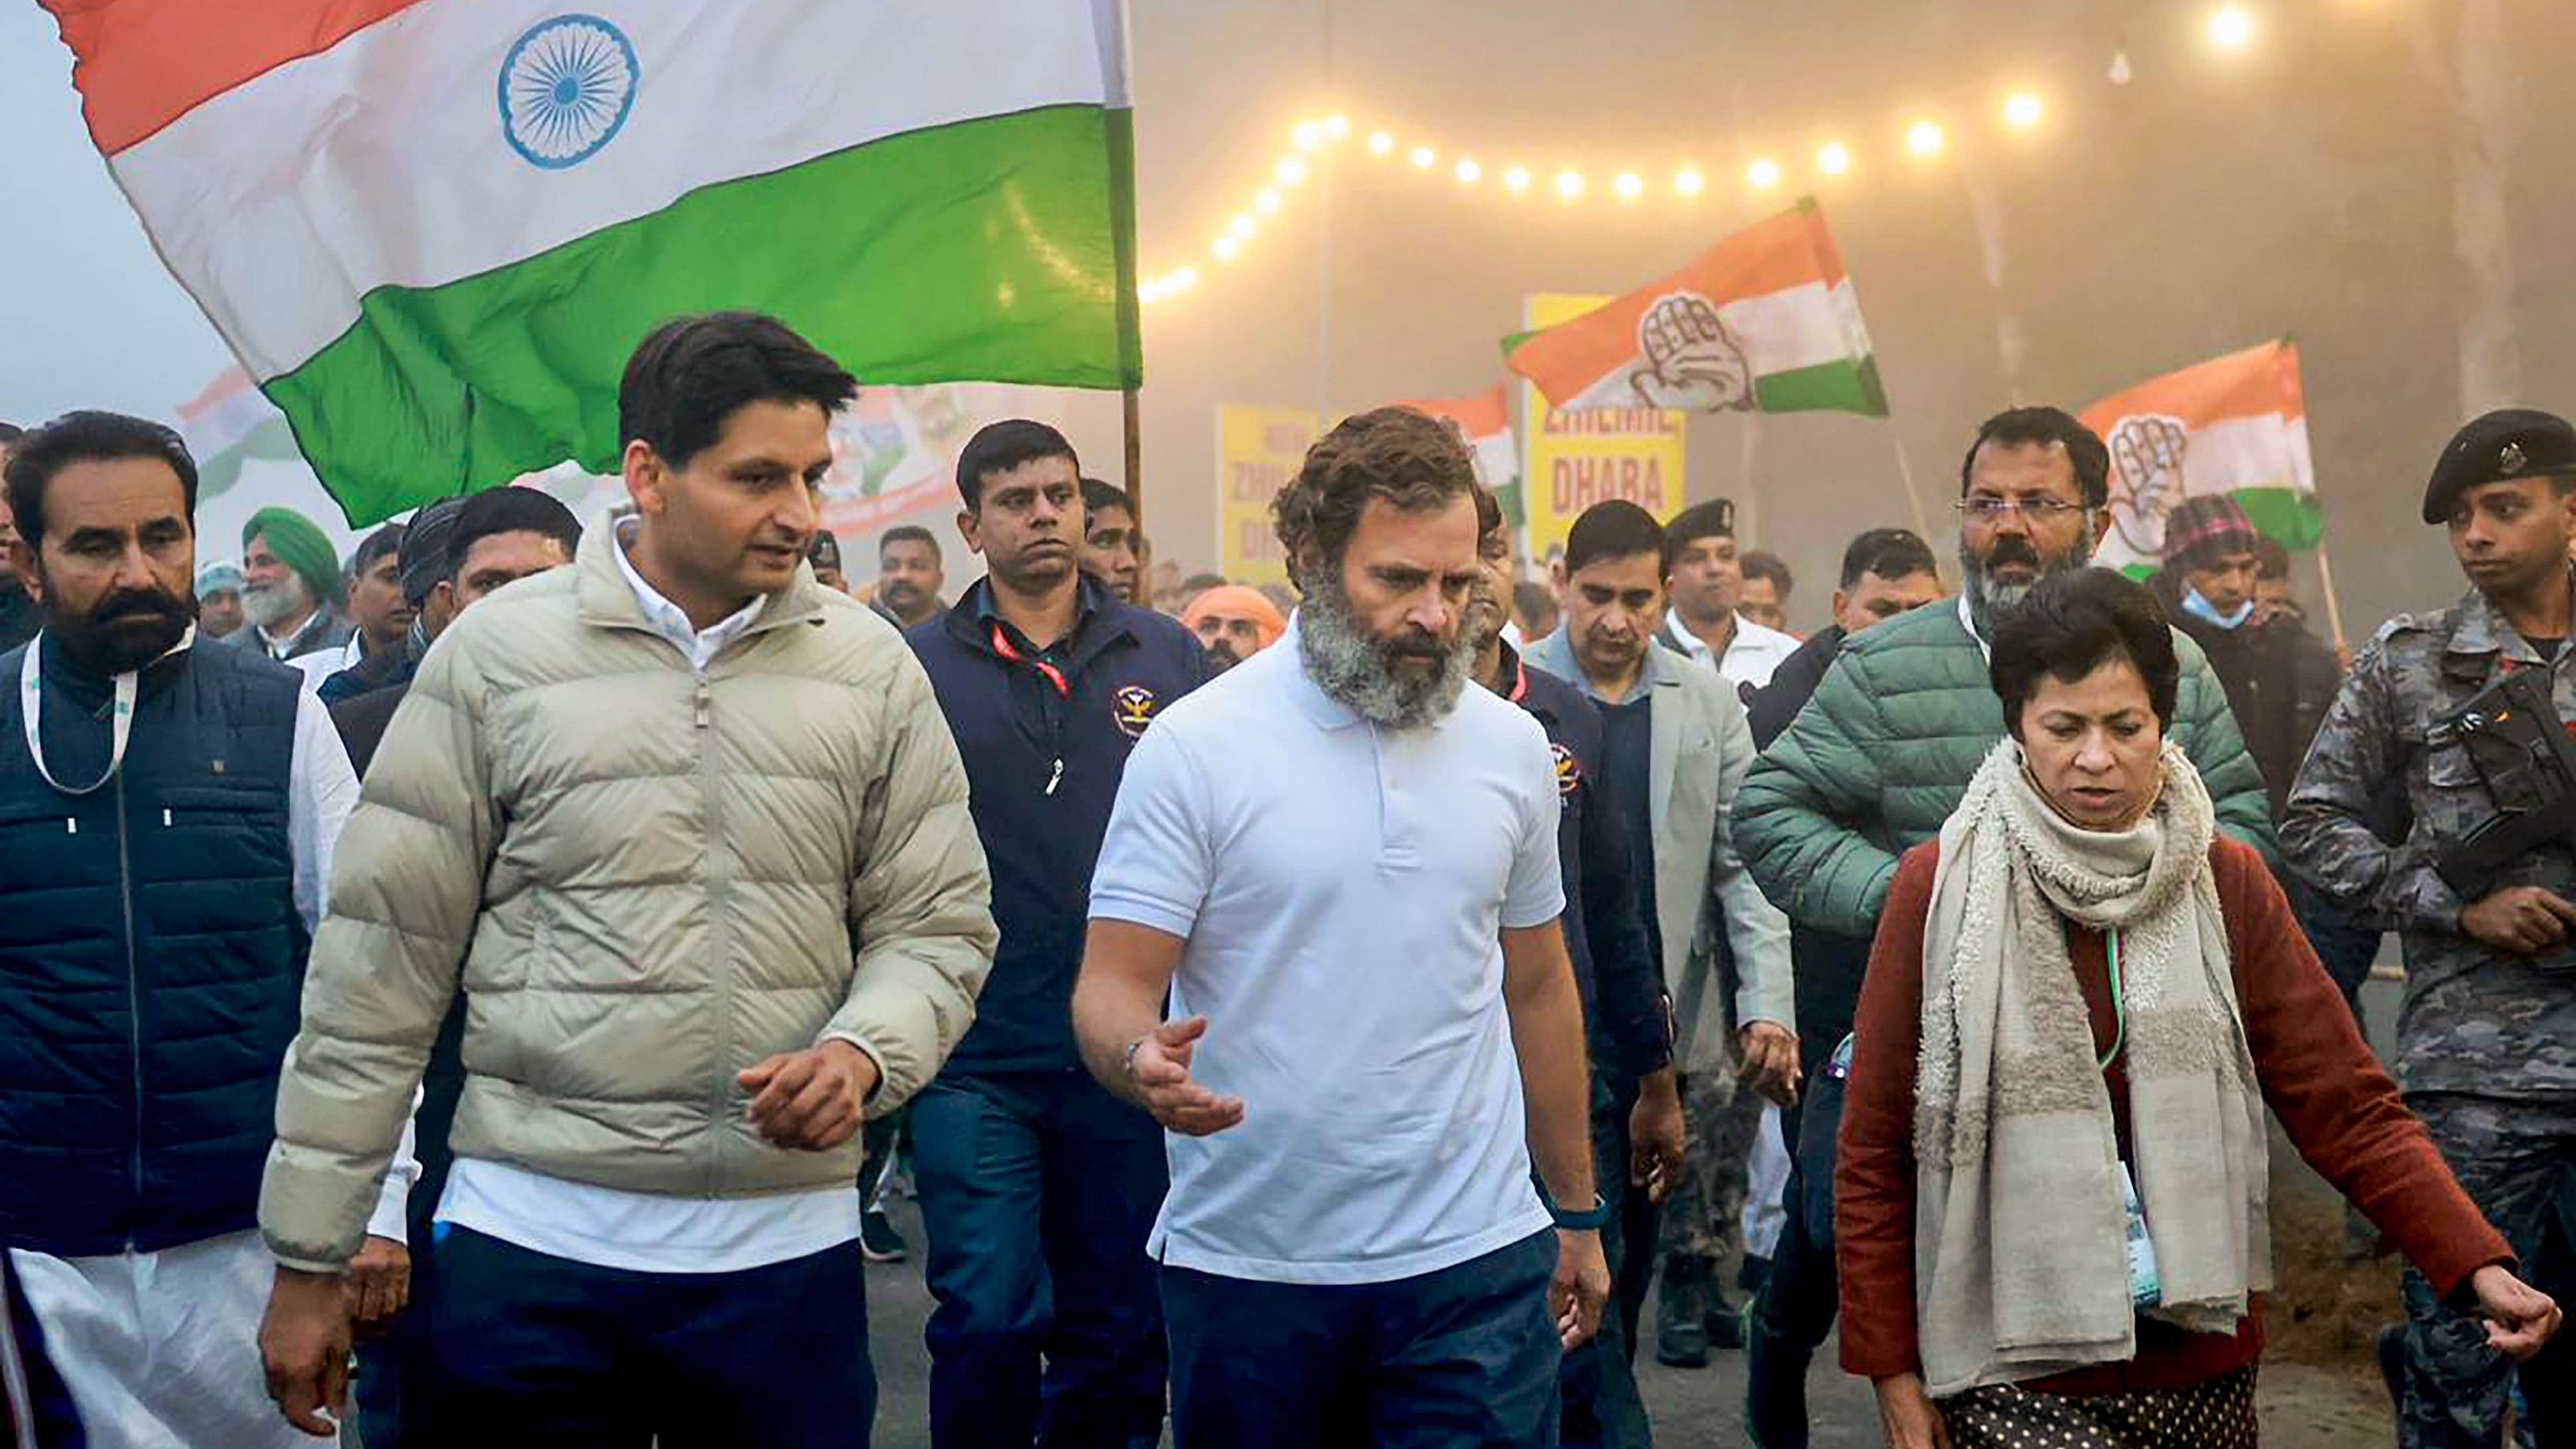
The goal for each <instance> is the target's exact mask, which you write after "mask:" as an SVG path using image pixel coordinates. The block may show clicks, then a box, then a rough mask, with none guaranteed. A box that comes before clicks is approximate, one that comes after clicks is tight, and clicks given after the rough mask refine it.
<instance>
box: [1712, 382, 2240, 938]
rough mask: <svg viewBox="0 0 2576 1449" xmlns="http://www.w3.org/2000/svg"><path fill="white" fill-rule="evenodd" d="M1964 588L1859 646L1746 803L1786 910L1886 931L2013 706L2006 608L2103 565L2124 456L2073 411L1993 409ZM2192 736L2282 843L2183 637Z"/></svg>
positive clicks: (1855, 929)
mask: <svg viewBox="0 0 2576 1449" xmlns="http://www.w3.org/2000/svg"><path fill="white" fill-rule="evenodd" d="M1959 494H1960V498H1959V505H1958V507H1959V515H1960V530H1959V562H1960V565H1961V568H1962V569H1963V570H1964V572H1965V575H1966V587H1965V589H1963V590H1962V591H1961V592H1960V594H1959V595H1958V597H1956V598H1954V599H1950V600H1947V601H1944V602H1943V603H1939V604H1934V605H1931V606H1928V607H1925V608H1921V609H1917V610H1915V611H1913V612H1912V613H1910V614H1907V615H1905V616H1904V617H1903V618H1900V619H1892V620H1890V621H1888V622H1887V623H1885V624H1882V625H1880V626H1879V627H1878V628H1875V629H1872V630H1870V631H1869V632H1868V633H1866V634H1863V635H1861V636H1859V637H1857V638H1855V639H1852V640H1851V641H1849V642H1848V643H1847V644H1845V646H1844V648H1843V651H1842V653H1841V654H1840V655H1839V656H1837V657H1836V658H1835V660H1834V662H1833V666H1832V667H1831V668H1830V669H1829V670H1827V671H1826V673H1825V678H1824V682H1823V683H1821V684H1819V685H1817V686H1816V693H1815V697H1814V699H1813V700H1812V701H1810V703H1809V705H1808V707H1807V708H1806V709H1805V710H1803V711H1801V712H1800V713H1799V715H1798V718H1797V720H1796V722H1795V723H1793V724H1791V725H1790V726H1789V729H1788V732H1787V733H1785V734H1783V735H1781V736H1780V737H1779V738H1778V739H1777V740H1775V741H1774V742H1773V743H1772V745H1771V747H1770V748H1769V749H1768V750H1766V751H1765V752H1764V753H1763V755H1762V758H1761V759H1760V760H1758V761H1756V762H1755V764H1754V766H1753V772H1752V774H1751V775H1750V776H1749V777H1747V778H1746V780H1745V782H1744V790H1743V793H1741V794H1740V795H1738V796H1737V797H1736V802H1735V832H1736V839H1737V843H1738V845H1739V846H1740V847H1741V848H1742V850H1743V853H1744V861H1745V865H1746V866H1747V867H1748V868H1749V869H1750V870H1751V871H1752V872H1753V878H1754V880H1755V881H1757V882H1758V883H1760V885H1761V887H1762V890H1763V892H1764V894H1766V895H1768V896H1769V897H1770V898H1771V902H1772V904H1774V905H1776V906H1778V907H1780V908H1781V909H1782V910H1784V911H1786V912H1788V914H1789V917H1790V919H1791V920H1793V921H1796V922H1799V923H1801V924H1804V925H1807V926H1810V927H1812V928H1815V929H1818V930H1825V931H1833V932H1838V933H1840V934H1842V935H1846V936H1862V937H1867V936H1871V935H1874V934H1875V933H1876V931H1877V928H1878V912H1879V907H1880V905H1881V904H1882V903H1884V902H1885V901H1886V899H1887V884H1888V881H1889V880H1890V879H1891V878H1893V877H1894V876H1895V874H1896V858H1897V857H1898V856H1899V855H1901V854H1903V853H1904V852H1905V851H1906V850H1908V849H1910V848H1911V847H1913V846H1915V845H1918V844H1920V843H1922V842H1923V841H1926V840H1929V839H1931V838H1932V837H1933V836H1934V835H1935V834H1937V833H1938V832H1939V831H1940V829H1941V822H1942V821H1944V820H1946V819H1947V818H1949V815H1950V812H1951V811H1952V810H1953V809H1955V808H1956V807H1957V806H1958V803H1959V797H1960V796H1961V795H1962V794H1964V793H1965V792H1966V790H1967V786H1968V780H1969V777H1970V776H1972V775H1974V774H1975V773H1976V770H1977V766H1978V765H1979V764H1980V763H1982V762H1983V761H1984V759H1985V757H1986V754H1987V752H1988V751H1990V750H1992V749H1993V748H1994V744H1995V741H1997V740H1999V739H2001V738H2003V734H2004V720H2003V712H2002V709H2001V707H2000V706H1999V705H1997V704H1996V702H1995V694H1994V690H1993V688H1992V687H1991V686H1990V685H1989V684H1988V682H1987V678H1986V658H1987V645H1986V640H1987V639H1988V638H1989V637H1990V636H1991V633H1992V629H1991V624H1990V621H1991V620H1992V619H1993V618H1994V617H1995V615H1996V614H1997V612H1998V611H2000V610H2003V609H2008V608H2011V607H2013V606H2014V605H2016V604H2019V603H2020V602H2021V600H2022V598H2023V597H2024V596H2025V595H2027V594H2028V593H2029V592H2030V591H2031V589H2032V587H2033V586H2034V585H2036V584H2037V583H2038V582H2039V581H2040V580H2041V579H2043V578H2046V577H2048V576H2050V575H2052V574H2060V573H2064V572H2067V571H2068V570H2070V569H2079V568H2083V567H2085V566H2086V565H2088V564H2089V563H2090V562H2091V561H2092V557H2093V549H2094V547H2095V546H2096V545H2097V544H2098V543H2099V542H2100V541H2101V538H2102V535H2103V533H2104V532H2105V531H2107V530H2108V529H2109V528H2110V525H2111V517H2110V513H2109V511H2108V510H2107V509H2106V508H2105V506H2104V505H2105V503H2106V502H2107V500H2108V499H2109V496H2110V454H2109V452H2108V450H2106V449H2105V448H2104V447H2103V445H2102V440H2101V439H2100V438H2099V437H2097V436H2095V435H2094V433H2093V431H2092V430H2091V429H2090V428H2087V427H2085V426H2084V425H2083V424H2082V423H2080V422H2077V421H2076V420H2075V419H2074V418H2073V417H2071V416H2069V415H2068V414H2066V413H2064V412H2061V411H2059V410H2058V409H2056V408H2046V407H2035V408H2014V409H2012V410H2011V411H2009V412H2004V413H1998V414H1997V415H1995V416H1994V417H1992V418H1989V419H1987V420H1986V423H1985V425H1984V426H1983V427H1981V428H1979V429H1978V430H1977V437H1976V441H1975V442H1974V443H1973V444H1972V445H1970V447H1969V449H1968V455H1967V458H1966V460H1965V461H1964V462H1962V463H1961V465H1960V469H1959ZM2174 648H2175V651H2176V652H2177V653H2178V654H2180V655H2181V658H2182V686H2181V693H2180V695H2179V697H2178V698H2177V700H2176V707H2175V717H2174V731H2173V733H2174V736H2175V738H2176V740H2177V742H2178V743H2180V744H2181V746H2182V747H2183V750H2184V752H2185V753H2187V754H2188V755H2190V757H2191V762H2192V763H2193V764H2194V765H2195V766H2197V767H2198V768H2199V770H2200V774H2201V778H2202V779H2203V780H2204V781H2205V782H2206V783H2207V784H2208V786H2209V793H2210V796H2211V798H2212V799H2214V800H2216V801H2217V802H2218V817H2219V823H2220V825H2222V826H2223V827H2225V828H2226V830H2227V832H2228V833H2229V834H2231V835H2234V836H2236V837H2237V838H2238V839H2240V840H2243V841H2245V842H2246V843H2247V844H2249V845H2253V846H2255V847H2256V848H2258V849H2260V850H2262V851H2263V852H2264V853H2265V854H2266V855H2269V854H2271V853H2272V831H2271V821H2270V814H2271V812H2270V808H2269V801H2268V799H2267V797H2266V796H2265V794H2264V790H2263V777H2262V774H2261V772H2260V771H2259V770H2257V769H2256V768H2255V764H2254V758H2253V756H2252V755H2250V754H2248V753H2247V752H2246V749H2245V740H2244V737H2243V736H2242V735H2241V734H2240V733H2239V732H2238V731H2237V727H2236V720H2235V718H2234V717H2233V716H2232V715H2230V714H2229V713H2228V710H2227V694H2226V691H2225V690H2224V689H2222V688H2221V687H2220V685H2219V682H2218V676H2217V675H2216V674H2215V673H2214V672H2212V671H2211V669H2210V667H2209V661H2208V659H2207V658H2205V657H2204V656H2203V655H2202V654H2201V652H2200V646H2198V645H2196V644H2194V643H2192V642H2191V641H2190V639H2188V638H2187V637H2184V636H2182V635H2180V634H2176V636H2175V638H2174Z"/></svg>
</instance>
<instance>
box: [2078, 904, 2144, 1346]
mask: <svg viewBox="0 0 2576 1449" xmlns="http://www.w3.org/2000/svg"><path fill="white" fill-rule="evenodd" d="M2102 950H2103V954H2104V955H2105V956H2106V957H2108V958H2109V961H2110V967H2111V1020H2112V1028H2111V1049H2110V1050H2109V1051H2106V1052H2103V1053H2102V1054H2101V1055H2100V1056H2098V1057H2096V1058H2095V1059H2094V1061H2095V1065H2096V1066H2098V1067H2099V1068H2100V1069H2101V1070H2103V1071H2105V1072H2107V1071H2109V1070H2111V1063H2113V1062H2115V1061H2118V1060H2119V1059H2120V1052H2121V1050H2122V1049H2123V1048H2125V1047H2126V1046H2127V1045H2128V1044H2129V998H2128V992H2127V989H2126V986H2125V983H2123V982H2122V981H2121V980H2120V932H2119V930H2118V928H2116V927H2115V928H2113V929H2111V930H2108V931H2105V932H2103V933H2102ZM2069 954H2070V955H2072V954H2073V953H2072V952H2070V953H2069ZM2120 1207H2121V1210H2122V1212H2123V1213H2125V1214H2126V1216H2127V1218H2128V1229H2127V1232H2126V1234H2125V1235H2124V1237H2125V1244H2126V1248H2127V1255H2128V1260H2129V1302H2130V1304H2131V1305H2132V1306H2134V1307H2138V1308H2153V1307H2155V1306H2156V1305H2157V1304H2158V1303H2160V1302H2162V1301H2163V1300H2164V1279H2163V1275H2161V1274H2160V1273H2158V1272H2157V1271H2156V1240H2155V1238H2154V1236H2153V1235H2152V1234H2150V1233H2149V1232H2148V1231H2147V1209H2146V1205H2145V1204H2144V1203H2143V1202H2141V1201H2140V1200H2139V1197H2138V1180H2137V1176H2136V1174H2134V1173H2132V1172H2131V1171H2130V1170H2129V1164H2128V1163H2127V1162H2125V1161H2124V1162H2122V1163H2121V1164H2120Z"/></svg>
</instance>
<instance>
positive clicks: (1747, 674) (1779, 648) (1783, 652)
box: [1664, 609, 1798, 689]
mask: <svg viewBox="0 0 2576 1449" xmlns="http://www.w3.org/2000/svg"><path fill="white" fill-rule="evenodd" d="M1664 623H1665V626H1666V630H1667V632H1669V633H1670V634H1671V635H1672V636H1673V637H1674V638H1675V639H1678V640H1680V641H1681V646H1682V652H1683V653H1685V654H1688V655H1689V656H1690V657H1692V658H1693V659H1706V658H1708V657H1709V647H1708V641H1707V640H1705V639H1702V638H1701V637H1699V636H1698V635H1697V634H1694V633H1692V632H1691V629H1690V625H1688V624H1685V623H1683V622H1682V616H1681V611H1680V610H1678V609H1667V610H1666V611H1665V612H1664ZM1797 652H1798V636H1797V635H1795V634H1784V633H1782V632H1780V631H1779V630H1777V629H1774V628H1771V627H1769V626H1767V625H1763V624H1756V623H1754V622H1753V621H1752V620H1750V619H1748V618H1746V617H1744V616H1743V615H1742V614H1738V615H1736V616H1735V637H1734V638H1732V639H1729V640H1728V641H1727V642H1726V654H1725V656H1724V657H1723V658H1720V659H1718V660H1717V661H1715V662H1716V664H1717V672H1718V673H1719V674H1722V675H1724V676H1725V677H1726V682H1727V683H1729V684H1733V685H1737V686H1742V685H1748V684H1749V685H1751V686H1753V687H1754V688H1755V689H1761V688H1763V687H1765V686H1767V685H1768V684H1770V682H1771V674H1772V671H1774V670H1776V669H1778V668H1779V667H1780V665H1781V664H1782V663H1783V662H1784V661H1786V660H1787V659H1788V657H1789V656H1790V655H1792V654H1795V653H1797Z"/></svg>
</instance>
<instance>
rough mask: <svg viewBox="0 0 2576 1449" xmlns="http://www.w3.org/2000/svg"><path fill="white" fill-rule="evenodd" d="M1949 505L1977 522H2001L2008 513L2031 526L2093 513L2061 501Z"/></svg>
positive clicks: (1976, 501) (1973, 501)
mask: <svg viewBox="0 0 2576 1449" xmlns="http://www.w3.org/2000/svg"><path fill="white" fill-rule="evenodd" d="M1950 506H1951V507H1953V508H1956V509H1958V510H1959V511H1960V512H1961V513H1963V514H1965V515H1966V516H1967V517H1969V518H1970V519H1973V520H1975V521H1976V522H1978V523H1996V522H2000V521H2002V519H2003V516H2004V515H2005V514H2007V513H2018V514H2020V515H2021V516H2022V517H2024V518H2027V519H2029V520H2030V521H2031V522H2033V523H2055V522H2056V521H2057V520H2059V519H2061V518H2064V517H2065V516H2066V515H2068V514H2070V513H2089V512H2091V511H2092V510H2091V509H2089V508H2086V507H2085V506H2084V505H2083V504H2081V503H2068V502H2066V501H2065V500H2064V499H2060V498H1963V499H1961V500H1959V501H1958V502H1957V503H1954V504H1952V505H1950Z"/></svg>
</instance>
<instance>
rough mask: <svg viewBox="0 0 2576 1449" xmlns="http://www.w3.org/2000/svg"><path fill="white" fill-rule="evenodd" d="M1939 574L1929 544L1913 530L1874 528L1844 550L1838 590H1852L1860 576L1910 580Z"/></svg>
mask: <svg viewBox="0 0 2576 1449" xmlns="http://www.w3.org/2000/svg"><path fill="white" fill-rule="evenodd" d="M1940 572H1941V566H1940V565H1939V564H1938V563H1936V562H1934V561H1933V558H1932V545H1930V544H1928V543H1925V542H1924V541H1923V537H1922V535H1920V534H1918V533H1916V532H1915V531H1914V530H1913V529H1910V528H1873V529H1871V530H1869V531H1868V532H1867V533H1864V534H1862V535H1861V536H1860V537H1858V538H1855V539H1853V540H1852V541H1851V546H1850V547H1849V548H1846V549H1844V550H1843V581H1842V583H1841V585H1840V586H1839V587H1842V588H1845V589H1849V588H1851V587H1852V586H1853V585H1855V584H1857V583H1859V582H1860V580H1861V575H1863V574H1876V575H1878V576H1879V577H1880V578H1882V579H1910V578H1912V577H1914V576H1915V575H1916V574H1932V575H1935V576H1937V575H1939V574H1940Z"/></svg>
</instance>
